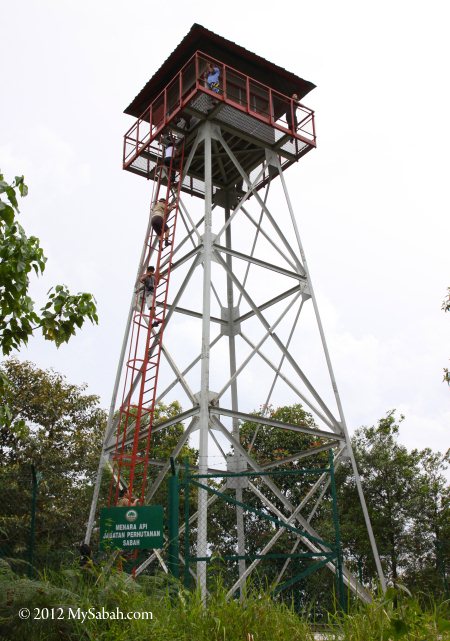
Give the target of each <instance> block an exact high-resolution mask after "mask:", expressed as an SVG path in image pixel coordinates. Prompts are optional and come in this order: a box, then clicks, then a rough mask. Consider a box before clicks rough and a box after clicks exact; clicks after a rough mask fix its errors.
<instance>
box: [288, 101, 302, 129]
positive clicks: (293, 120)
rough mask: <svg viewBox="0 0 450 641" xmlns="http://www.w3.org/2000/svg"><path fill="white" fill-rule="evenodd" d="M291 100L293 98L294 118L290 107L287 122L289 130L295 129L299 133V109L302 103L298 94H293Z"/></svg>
mask: <svg viewBox="0 0 450 641" xmlns="http://www.w3.org/2000/svg"><path fill="white" fill-rule="evenodd" d="M291 98H292V112H293V116H294V117H292V113H291V106H290V105H289V107H288V109H287V111H286V120H287V124H288V127H289V129H293V130H294V131H297V124H298V121H297V107H298V105H299V104H300V103H299V100H298V95H297V94H296V93H293V94H292V96H291Z"/></svg>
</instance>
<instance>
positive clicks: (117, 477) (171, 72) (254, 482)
mask: <svg viewBox="0 0 450 641" xmlns="http://www.w3.org/2000/svg"><path fill="white" fill-rule="evenodd" d="M312 89H314V85H313V84H312V83H311V82H308V81H306V80H304V79H303V78H301V77H299V76H297V75H295V74H294V73H292V72H290V71H287V70H286V69H284V68H281V67H279V66H277V65H275V64H273V63H272V62H269V61H268V60H265V59H264V58H261V57H260V56H258V55H256V54H254V53H252V52H250V51H248V50H247V49H244V48H243V47H241V46H239V45H237V44H236V43H234V42H231V41H229V40H226V39H225V38H223V37H221V36H219V35H217V34H215V33H213V32H211V31H209V30H207V29H205V28H204V27H202V26H200V25H198V24H194V25H193V26H192V28H191V29H190V31H189V33H188V34H187V35H186V36H185V37H184V39H183V40H182V41H181V42H180V44H179V45H178V46H177V47H176V48H175V50H174V51H173V52H172V53H171V54H170V56H169V57H168V58H167V60H166V61H165V62H164V63H163V64H162V66H161V67H160V68H159V69H158V71H157V72H156V73H155V74H154V75H153V77H152V78H151V79H150V80H149V81H148V82H147V84H146V85H145V86H144V87H143V89H142V90H141V91H140V92H139V93H138V95H137V96H136V97H135V98H134V100H133V101H132V102H131V104H130V105H129V106H128V107H127V109H126V110H125V113H126V114H128V115H129V116H131V117H133V118H134V122H133V124H132V125H131V127H130V128H129V130H128V131H127V133H126V134H125V137H124V146H123V168H124V169H125V170H127V171H130V172H132V173H134V174H136V175H137V176H141V177H142V178H144V179H146V180H147V181H149V185H150V186H151V188H152V195H151V202H150V207H149V210H148V211H147V212H146V214H145V215H146V216H147V217H148V225H147V229H146V231H145V232H143V237H142V251H141V254H140V258H139V261H138V266H137V273H136V279H135V281H134V282H133V283H130V294H131V302H130V308H129V312H128V318H127V322H126V328H125V335H124V340H123V345H122V349H121V353H120V358H119V363H118V369H117V375H116V379H115V385H114V390H113V394H112V401H111V407H110V412H109V418H108V424H107V428H106V433H105V437H104V443H103V450H102V457H101V460H100V464H99V471H98V475H97V481H96V485H95V490H94V497H93V502H92V507H91V513H90V518H89V524H88V531H87V534H86V542H89V541H90V537H91V532H92V528H93V525H94V521H95V515H96V508H97V502H98V497H99V492H100V486H101V478H102V471H103V469H104V467H105V466H108V467H109V468H110V471H111V479H112V481H111V484H110V490H109V504H110V505H115V504H116V503H117V499H118V496H119V491H120V489H122V490H125V491H126V496H128V497H129V498H130V500H131V497H132V496H136V497H137V498H138V500H139V503H140V504H142V505H143V504H146V505H147V504H151V503H152V501H154V497H155V495H156V494H157V492H158V491H161V490H160V489H161V488H162V487H164V486H163V482H165V480H166V478H167V477H168V476H170V474H171V470H172V472H173V471H174V462H175V463H176V462H177V460H178V459H179V458H180V457H181V455H182V452H183V448H185V446H186V444H188V443H190V444H192V445H194V446H195V447H197V448H198V452H199V455H198V464H195V465H194V464H193V463H191V465H190V466H189V469H188V467H186V474H188V475H191V479H190V480H191V482H192V484H191V486H188V485H185V488H187V489H185V494H186V492H187V493H188V494H189V492H190V491H191V490H192V488H193V487H194V486H195V488H196V500H195V501H191V503H193V505H191V506H190V507H189V506H188V507H187V508H186V510H187V512H186V514H187V520H186V522H185V523H184V524H183V525H181V526H180V530H179V534H180V539H181V540H182V541H183V543H182V545H181V546H180V548H181V549H182V550H184V555H183V553H180V554H179V555H178V551H177V555H178V556H179V559H180V563H181V567H183V566H184V573H185V577H189V575H192V576H193V577H194V578H195V580H196V581H197V583H198V584H199V585H200V587H201V590H202V593H203V595H206V593H207V589H208V582H207V567H208V565H209V564H210V561H211V559H212V558H213V557H214V556H216V557H217V556H220V557H221V559H222V562H223V564H224V567H225V568H226V569H227V571H228V572H229V577H230V586H229V595H230V596H232V595H235V594H237V592H238V591H239V590H241V595H242V594H243V585H244V582H245V579H246V578H247V577H249V576H252V573H254V570H255V569H256V568H257V567H258V566H259V570H261V571H262V572H264V563H265V562H266V560H267V559H269V558H271V559H272V561H273V559H274V558H275V560H277V559H278V561H277V562H278V564H279V565H278V566H277V568H276V581H275V585H278V587H279V590H280V591H281V590H282V589H283V586H286V585H288V584H289V585H290V586H292V585H295V583H296V580H299V579H301V578H304V577H306V576H308V575H309V574H310V573H311V572H312V571H314V569H318V568H320V567H328V568H329V569H330V570H331V571H332V572H333V573H335V574H339V575H340V578H341V581H342V583H343V584H346V585H347V586H348V587H349V588H350V589H351V590H352V591H353V592H355V593H357V594H358V595H359V596H360V597H361V598H363V599H364V600H367V601H369V600H370V598H371V597H370V594H369V593H368V592H367V591H366V590H365V588H364V587H363V585H362V584H361V583H360V582H359V581H358V580H357V578H356V577H355V576H353V575H352V574H351V572H350V571H349V570H348V569H347V568H346V566H345V563H342V558H341V556H340V551H339V541H338V542H337V547H335V546H332V545H331V544H330V543H327V541H326V540H325V539H324V537H323V535H322V534H321V532H320V531H319V529H318V528H319V526H320V522H319V523H318V525H317V527H316V523H315V519H317V515H320V514H321V513H323V511H324V510H326V509H328V508H330V506H331V505H332V506H333V510H334V512H333V516H334V517H336V516H337V512H336V511H335V507H336V506H335V501H334V498H333V501H331V499H330V491H331V490H333V487H334V469H335V468H336V467H337V466H338V465H339V464H340V462H341V461H342V460H344V459H345V458H349V459H350V461H351V464H352V466H353V471H354V474H355V477H356V483H357V488H358V495H359V500H360V503H361V509H362V510H363V513H364V517H365V520H366V525H367V531H368V536H369V538H370V542H371V546H372V552H373V555H374V558H375V562H376V566H377V569H378V573H379V577H380V580H381V582H382V585H384V577H383V573H382V569H381V564H380V560H379V556H378V552H377V548H376V544H375V540H374V537H373V533H372V528H371V525H370V520H369V516H368V512H367V508H366V504H365V501H364V496H363V493H362V489H361V483H360V479H359V475H358V471H357V469H356V464H355V460H354V456H353V452H352V449H351V444H350V440H349V436H348V432H347V427H346V422H345V418H344V414H343V410H342V405H341V401H340V398H339V393H338V388H337V385H336V380H335V376H334V373H333V369H332V365H331V360H330V356H329V353H328V348H327V344H326V341H325V335H324V332H323V328H322V324H321V320H320V316H319V311H318V307H317V302H316V298H315V295H314V290H313V286H312V281H311V276H310V273H309V270H308V265H307V262H306V257H305V252H304V250H303V246H302V242H301V236H300V224H299V220H298V218H297V216H296V214H295V211H294V204H293V202H292V201H291V198H290V197H289V193H288V188H287V183H286V179H285V173H286V172H287V173H288V174H289V175H290V174H291V172H292V174H293V175H292V178H293V179H295V174H294V172H295V171H298V169H296V168H295V167H293V166H295V165H296V163H297V162H298V161H300V160H301V159H302V158H303V156H305V155H306V154H307V153H309V152H310V151H312V150H313V149H315V147H316V133H315V121H314V112H313V111H312V110H311V109H310V108H309V107H307V106H306V105H305V104H304V102H303V101H304V98H305V96H307V94H308V93H309V92H310V91H311V90H312ZM291 167H292V168H291ZM158 201H159V202H160V203H161V206H162V209H160V211H162V212H163V221H162V226H161V228H162V229H164V228H165V227H166V226H167V233H165V234H164V232H163V233H162V234H161V236H160V235H158V233H157V232H156V231H155V230H154V229H153V228H152V225H151V220H150V217H151V211H152V208H153V207H154V204H155V203H156V202H158ZM142 216H144V213H142ZM164 236H165V239H164V238H163V237H164ZM149 265H151V266H153V267H154V268H155V272H154V291H153V292H150V294H149V292H148V290H147V291H146V292H142V287H143V285H142V276H143V275H144V274H145V273H146V271H147V268H148V266H149ZM145 294H147V296H146V295H145ZM174 400H177V401H179V402H180V403H181V407H182V410H181V411H179V412H178V413H177V414H176V415H174V416H171V417H166V418H164V419H160V418H158V419H156V418H155V416H156V415H155V412H156V414H157V405H158V403H164V404H166V405H168V404H170V403H171V402H172V401H174ZM299 404H300V405H301V406H302V408H303V410H304V411H303V414H302V416H303V418H302V420H298V421H296V420H293V419H292V418H289V417H288V418H286V417H283V416H282V415H280V414H277V412H276V411H274V409H273V408H276V407H280V406H298V405H299ZM174 425H178V426H179V425H182V426H183V428H182V430H181V431H179V433H178V436H177V440H176V443H175V444H172V446H171V448H170V455H169V456H167V457H163V458H161V456H157V455H156V454H155V453H154V451H153V447H152V444H153V439H154V438H155V435H158V436H159V437H160V439H159V441H158V442H159V443H161V439H162V440H164V438H165V436H164V435H165V434H167V433H168V430H169V429H170V428H171V427H173V426H174ZM244 427H245V435H244V431H243V430H244ZM286 434H288V435H289V437H290V439H289V443H290V446H289V448H288V449H287V450H286V448H285V447H281V446H280V447H277V442H278V441H277V439H278V438H279V442H280V443H284V442H285V441H284V440H283V439H284V438H285V436H286ZM269 436H270V439H271V440H270V441H268V440H267V439H268V437H269ZM261 439H262V441H264V443H266V445H267V442H271V443H274V444H275V445H274V447H273V448H272V449H271V451H267V446H266V449H265V452H264V455H262V454H261V448H260V447H259V441H260V440H261ZM262 441H261V442H262ZM160 450H161V447H159V448H158V451H160ZM171 459H172V460H171ZM317 461H319V462H317ZM323 461H325V462H326V465H325V467H324V463H323ZM181 463H182V462H181V461H180V464H181ZM325 468H326V469H325ZM305 470H306V471H305ZM308 470H310V471H311V470H313V471H314V470H315V471H316V472H317V475H316V476H315V477H314V478H313V480H311V479H310V477H308V479H309V480H308V482H305V481H304V478H305V477H304V476H302V475H303V474H309V473H310V472H308ZM285 472H288V473H289V474H294V475H295V474H296V473H298V475H299V476H298V479H297V480H295V479H294V481H292V482H291V484H290V485H289V487H288V489H286V487H285V486H283V482H282V475H283V474H284V473H285ZM311 473H312V472H311ZM291 478H293V477H291ZM302 479H303V480H302ZM292 483H293V484H292ZM189 488H190V489H189ZM333 496H334V495H333ZM185 499H186V496H185ZM221 501H225V503H226V510H227V511H226V514H227V519H228V521H227V525H226V526H225V525H223V522H222V521H220V520H219V522H218V523H217V522H214V529H215V534H214V536H213V535H212V534H211V511H212V510H214V509H215V507H216V506H217V504H220V502H221ZM192 508H193V509H192ZM330 509H331V508H330ZM189 510H190V511H189ZM230 515H231V516H230ZM259 518H263V519H266V521H267V519H269V521H270V528H271V530H270V528H269V530H270V537H269V538H267V537H266V539H264V542H263V543H261V545H260V546H259V547H258V543H257V541H256V540H255V537H254V536H253V534H252V533H254V532H255V523H256V521H257V520H258V519H259ZM335 521H336V519H335ZM336 524H337V523H336ZM225 527H226V532H220V533H219V534H220V536H219V538H220V539H221V541H222V543H223V544H224V545H225V547H226V549H227V551H228V553H227V554H225V552H224V551H223V550H222V549H218V547H217V545H218V544H217V542H216V541H217V529H219V530H220V528H225ZM266 534H267V532H266ZM214 537H215V538H214ZM283 546H284V547H283ZM219 548H220V545H219ZM275 549H276V550H277V551H278V556H277V555H276V554H272V556H271V551H273V550H275ZM283 549H285V551H286V555H285V557H284V558H283V555H282V554H281V553H280V550H283ZM230 551H231V552H230ZM155 556H156V557H157V558H158V559H159V561H160V562H161V563H162V565H163V567H166V562H165V561H164V550H163V551H159V552H158V551H155V552H154V553H153V554H151V555H150V556H149V557H148V558H147V559H146V560H144V561H140V562H139V563H138V564H137V567H136V568H135V573H140V572H142V571H144V570H145V569H146V568H147V567H148V566H149V564H150V563H152V562H153V561H154V559H155ZM187 557H188V558H187ZM280 559H282V562H281V561H280ZM294 561H295V563H297V565H298V563H300V562H301V563H304V565H303V566H301V567H300V570H299V571H297V573H295V572H294V573H292V574H291V575H289V576H291V578H290V579H289V581H287V580H286V576H288V567H289V564H291V565H292V564H293V563H294ZM280 564H281V566H280Z"/></svg>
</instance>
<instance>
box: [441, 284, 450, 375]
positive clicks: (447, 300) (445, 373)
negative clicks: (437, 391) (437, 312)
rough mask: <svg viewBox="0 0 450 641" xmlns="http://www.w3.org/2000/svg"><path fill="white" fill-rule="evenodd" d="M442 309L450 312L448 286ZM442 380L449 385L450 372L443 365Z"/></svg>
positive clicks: (449, 291)
mask: <svg viewBox="0 0 450 641" xmlns="http://www.w3.org/2000/svg"><path fill="white" fill-rule="evenodd" d="M441 309H442V311H444V312H450V287H447V296H446V297H445V298H444V300H443V301H442V307H441ZM444 381H445V382H446V383H448V384H449V385H450V372H449V371H448V368H447V367H444Z"/></svg>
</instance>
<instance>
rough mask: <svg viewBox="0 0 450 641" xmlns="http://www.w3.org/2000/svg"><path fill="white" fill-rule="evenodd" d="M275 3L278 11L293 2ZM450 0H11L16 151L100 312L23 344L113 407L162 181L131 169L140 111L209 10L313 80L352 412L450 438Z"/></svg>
mask: <svg viewBox="0 0 450 641" xmlns="http://www.w3.org/2000/svg"><path fill="white" fill-rule="evenodd" d="M277 10H278V12H277ZM449 13H450V11H449V9H448V3H446V2H444V1H442V2H438V1H436V0H431V1H428V2H427V3H425V2H415V1H414V0H412V1H411V0H409V1H406V0H396V1H395V0H394V1H392V0H390V1H389V2H388V1H386V0H381V1H380V2H377V3H366V2H361V1H360V0H359V1H358V0H342V1H341V2H334V1H331V0H330V1H329V0H326V1H320V0H318V1H316V2H307V3H306V2H304V3H302V2H285V3H283V4H282V5H275V4H274V3H273V2H271V3H269V2H264V1H259V2H253V1H250V2H249V1H247V2H246V3H243V2H237V1H236V0H229V1H228V2H227V3H225V4H223V3H221V4H217V5H215V4H214V3H211V2H180V1H179V0H173V1H172V2H171V3H155V2H150V1H146V2H144V1H141V0H127V1H126V2H124V1H123V2H118V1H117V0H90V1H89V2H88V1H87V0H73V1H72V0H35V1H33V0H22V1H21V2H10V1H8V0H2V1H1V17H2V33H1V37H0V55H1V60H2V78H1V88H2V89H1V93H2V95H1V101H0V168H1V170H2V171H3V173H4V174H5V176H6V178H7V179H12V178H13V177H14V175H16V174H22V173H23V174H25V177H26V182H27V183H28V185H29V188H30V193H29V196H28V197H27V198H26V199H25V200H24V201H23V202H22V203H21V222H22V224H23V225H24V226H25V229H26V230H27V232H28V233H29V234H35V235H37V236H39V238H40V239H41V243H42V246H43V247H44V249H45V252H46V255H47V257H48V267H47V270H46V272H45V276H44V277H42V278H41V279H40V281H39V282H37V283H35V284H34V285H33V292H34V294H35V296H36V298H37V300H38V301H41V300H43V298H44V295H45V292H46V291H47V289H48V288H49V287H50V286H51V285H52V284H55V283H56V282H63V283H66V284H67V285H68V286H69V287H70V288H71V289H72V290H74V291H91V292H93V293H94V294H95V296H96V299H97V301H98V306H99V315H100V324H99V326H98V327H86V328H85V329H83V330H82V331H80V332H79V334H78V336H77V337H76V338H75V339H73V340H72V341H71V343H70V344H69V345H67V346H64V347H61V348H60V349H59V350H57V349H56V348H55V347H54V346H53V345H51V344H49V343H45V342H44V341H42V340H40V339H33V340H32V341H31V342H30V346H29V348H28V349H24V350H22V351H21V352H20V354H19V357H20V358H21V359H30V360H32V361H34V362H35V363H36V364H37V365H39V366H40V367H44V368H47V367H54V368H55V369H56V370H57V371H60V372H62V373H64V374H65V375H66V376H67V377H68V379H69V381H71V382H74V383H82V382H86V383H87V384H88V389H89V391H90V392H92V393H95V394H99V395H100V397H101V402H102V405H103V406H104V407H108V406H109V401H110V394H111V389H112V385H113V380H114V376H115V369H116V362H117V359H118V355H119V351H120V344H121V340H122V335H123V330H124V324H125V320H126V315H127V311H128V304H129V297H130V290H131V287H132V285H133V281H134V277H135V273H136V267H137V261H138V258H139V253H140V248H141V243H142V234H143V233H144V231H145V228H146V217H147V214H148V206H149V199H150V195H151V185H150V184H149V183H147V181H145V180H144V179H142V178H139V177H137V176H135V175H133V174H130V173H128V172H123V171H122V169H121V155H122V136H123V134H124V133H125V131H126V130H127V129H128V128H129V126H130V125H131V124H132V119H131V118H130V117H128V116H125V115H124V114H123V110H124V108H125V107H126V106H127V105H128V104H129V103H130V102H131V100H132V99H133V98H134V96H135V95H136V94H137V93H138V92H139V91H140V89H141V88H142V87H143V85H144V84H145V83H146V82H147V80H148V79H149V78H150V77H151V76H152V75H153V74H154V72H155V71H156V70H157V69H158V68H159V66H160V65H161V63H162V62H163V61H164V60H165V59H166V57H167V56H168V55H169V54H170V52H171V51H172V50H173V49H174V48H175V47H176V45H177V44H178V43H179V42H180V40H181V39H182V38H183V36H184V35H185V34H186V33H187V32H188V30H189V29H190V27H191V25H192V24H193V23H194V22H198V23H200V24H202V25H203V26H205V27H207V28H208V29H211V30H212V31H215V32H216V33H219V34H220V35H222V36H224V37H226V38H228V39H230V40H233V41H235V42H237V43H238V44H240V45H243V46H244V47H246V48H247V49H250V50H252V51H254V52H255V53H257V54H259V55H261V56H263V57H265V58H267V59H269V60H271V61H273V62H275V63H277V64H279V65H280V66H283V67H285V68H287V69H289V70H290V71H292V72H294V73H296V74H298V75H299V76H302V77H303V78H305V79H307V80H310V81H312V82H313V83H315V84H316V85H317V88H316V89H315V90H314V91H313V92H311V94H309V95H308V96H307V97H306V98H305V99H304V103H305V104H306V105H308V106H309V107H311V108H313V109H314V110H315V111H316V119H317V120H316V126H317V134H318V148H317V150H314V151H312V152H311V153H309V154H308V155H307V156H306V157H304V158H303V159H301V161H300V162H299V163H298V165H297V166H295V167H294V168H291V169H289V170H288V171H287V172H286V179H287V183H288V187H289V190H290V195H291V198H292V200H293V203H294V208H295V212H296V215H297V218H298V221H299V227H300V233H301V236H302V241H303V244H304V247H305V251H306V255H307V258H308V264H309V267H310V272H311V276H312V280H313V284H314V287H315V290H316V295H317V298H318V303H319V307H320V310H321V314H322V318H323V322H324V326H325V332H326V336H327V340H328V344H329V348H330V352H331V357H332V361H333V364H334V368H335V373H336V376H337V382H338V387H339V389H340V392H341V396H342V401H343V405H344V411H345V414H346V416H347V422H348V424H349V427H350V429H351V430H353V429H354V428H356V427H358V426H360V425H371V424H373V423H375V422H376V421H377V420H378V419H379V418H380V417H382V416H383V415H384V414H385V413H386V412H387V411H388V410H391V409H393V408H397V409H398V410H399V412H401V413H403V414H405V416H406V420H405V421H404V423H403V425H402V430H401V438H402V441H403V442H404V443H405V444H407V445H408V446H409V447H419V448H423V447H426V446H430V447H432V448H433V449H440V450H441V451H443V450H445V449H447V448H448V447H449V441H450V439H449V424H450V408H449V401H450V388H449V387H448V386H446V385H445V384H444V383H442V382H441V381H442V375H443V371H442V370H443V367H445V366H449V365H450V364H449V358H450V341H449V330H450V315H448V314H447V315H445V314H444V313H443V312H442V311H441V309H440V307H441V302H442V300H443V298H444V296H445V293H446V288H447V286H449V285H450V269H449V267H450V251H449V240H450V215H449V202H448V200H449V196H448V194H449V189H448V180H449V179H448V176H449V149H450V116H449V114H450V99H449V98H450V89H449V81H448V78H449V60H450V55H449V54H450V52H449V48H450V47H449V38H448V24H449V17H450V16H449Z"/></svg>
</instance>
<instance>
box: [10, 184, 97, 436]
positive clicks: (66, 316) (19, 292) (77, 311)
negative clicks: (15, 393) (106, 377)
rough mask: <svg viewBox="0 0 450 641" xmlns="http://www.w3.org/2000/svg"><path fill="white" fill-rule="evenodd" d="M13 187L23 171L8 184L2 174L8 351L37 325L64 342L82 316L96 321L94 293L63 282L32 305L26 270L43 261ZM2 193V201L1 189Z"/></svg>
mask: <svg viewBox="0 0 450 641" xmlns="http://www.w3.org/2000/svg"><path fill="white" fill-rule="evenodd" d="M17 192H18V193H19V194H20V196H21V197H25V196H26V195H27V194H28V187H27V186H26V185H25V183H24V177H23V176H16V177H15V179H14V181H13V182H12V183H11V184H8V183H7V182H6V181H5V180H4V177H3V174H0V351H1V353H2V354H4V355H6V356H7V355H9V354H10V353H11V351H12V350H14V349H19V348H20V347H22V346H23V345H26V344H27V342H28V339H29V338H30V336H32V334H33V333H34V332H35V331H36V330H37V329H40V330H41V332H42V334H43V336H44V338H45V339H46V340H50V341H52V342H54V343H55V344H56V345H57V346H58V347H59V346H60V345H61V344H62V343H66V342H67V341H68V340H69V339H70V338H71V336H73V335H74V334H75V332H76V329H77V328H81V327H82V326H83V324H84V322H85V320H86V319H87V320H90V321H91V322H92V323H97V322H98V317H97V309H96V305H95V301H94V298H93V296H92V294H88V293H86V292H83V293H79V294H71V293H70V292H69V290H68V289H67V287H66V286H65V285H56V287H54V288H52V289H51V290H50V291H49V293H48V300H47V302H46V303H45V304H44V305H43V307H42V308H41V309H40V311H39V312H36V311H35V306H34V302H33V300H32V299H31V297H30V296H29V294H28V289H29V283H30V281H29V275H30V273H31V272H34V273H35V274H36V275H39V274H42V273H43V272H44V270H45V263H46V261H47V259H46V257H45V256H44V252H43V250H42V248H41V247H40V244H39V239H38V238H36V237H35V236H27V235H26V233H25V231H24V229H23V227H22V226H21V225H20V223H19V222H18V220H17V215H18V214H19V208H18V200H17ZM3 194H4V195H6V199H7V200H6V201H5V200H4V199H3V198H2V197H1V195H3ZM7 384H8V382H7V380H6V379H5V378H4V377H1V378H0V397H4V396H5V393H6V392H5V387H6V386H7ZM8 420H9V413H8V408H7V405H5V404H4V403H3V409H2V410H0V424H2V423H4V422H5V421H6V422H7V421H8Z"/></svg>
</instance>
